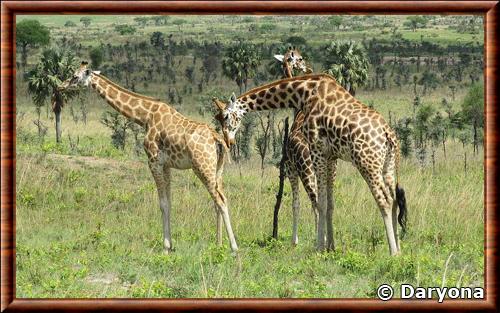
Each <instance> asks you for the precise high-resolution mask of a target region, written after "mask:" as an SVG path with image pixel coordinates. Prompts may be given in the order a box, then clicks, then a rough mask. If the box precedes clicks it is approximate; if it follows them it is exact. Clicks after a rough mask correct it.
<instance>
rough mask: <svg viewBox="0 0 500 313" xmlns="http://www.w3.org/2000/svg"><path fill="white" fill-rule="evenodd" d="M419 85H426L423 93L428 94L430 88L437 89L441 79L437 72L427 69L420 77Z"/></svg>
mask: <svg viewBox="0 0 500 313" xmlns="http://www.w3.org/2000/svg"><path fill="white" fill-rule="evenodd" d="M418 84H419V85H422V86H424V90H423V93H424V95H425V94H427V90H428V89H433V90H434V89H436V88H437V86H438V85H439V80H438V78H437V75H436V73H434V72H431V71H429V70H426V71H425V72H424V73H423V74H422V77H420V80H419V81H418Z"/></svg>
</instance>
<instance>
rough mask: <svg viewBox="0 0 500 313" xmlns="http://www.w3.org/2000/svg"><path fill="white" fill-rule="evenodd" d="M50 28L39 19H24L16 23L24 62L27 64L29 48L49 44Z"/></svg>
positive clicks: (18, 41) (17, 37)
mask: <svg viewBox="0 0 500 313" xmlns="http://www.w3.org/2000/svg"><path fill="white" fill-rule="evenodd" d="M49 42H50V31H49V29H48V28H47V27H46V26H44V25H42V24H40V22H39V21H37V20H23V21H21V22H19V23H17V24H16V44H17V45H18V47H20V48H21V57H22V64H23V66H26V61H27V58H28V48H35V47H38V46H44V45H47V44H48V43H49Z"/></svg>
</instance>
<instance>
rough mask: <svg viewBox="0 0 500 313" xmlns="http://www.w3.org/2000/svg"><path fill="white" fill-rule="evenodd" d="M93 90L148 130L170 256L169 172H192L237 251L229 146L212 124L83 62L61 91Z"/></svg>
mask: <svg viewBox="0 0 500 313" xmlns="http://www.w3.org/2000/svg"><path fill="white" fill-rule="evenodd" d="M79 84H83V85H86V86H88V85H90V86H91V87H92V88H93V89H95V90H96V91H97V92H98V93H99V94H100V95H101V97H103V98H104V99H105V100H106V101H107V102H108V103H109V104H110V105H111V106H112V107H113V108H114V109H116V110H117V111H118V112H120V113H121V114H123V115H124V116H126V117H128V118H130V119H132V120H133V121H135V122H136V123H138V124H139V125H141V126H143V127H144V128H145V129H146V135H145V138H144V149H145V151H146V154H147V156H148V161H149V168H150V170H151V173H152V175H153V178H154V180H155V183H156V186H157V190H158V196H159V200H160V208H161V211H162V217H163V235H164V248H165V252H168V251H169V250H171V249H172V239H171V234H170V233H171V232H170V210H171V192H170V177H171V175H170V169H171V168H175V169H189V168H191V169H193V171H194V173H195V174H196V176H198V178H199V179H200V180H201V181H202V182H203V184H204V185H205V187H206V188H207V190H208V192H209V193H210V195H211V197H212V199H213V201H214V203H215V208H216V213H217V241H218V244H221V243H222V233H221V232H222V228H221V227H222V221H224V224H225V226H226V231H227V235H228V237H229V242H230V245H231V249H232V250H233V251H237V249H238V246H237V244H236V240H235V238H234V234H233V231H232V227H231V222H230V219H229V213H228V207H227V199H226V197H225V196H224V191H223V189H222V170H223V166H224V156H225V154H226V151H227V146H226V144H225V143H224V140H223V138H221V137H220V136H219V135H218V134H217V133H216V132H215V131H214V130H213V129H212V128H210V127H209V126H208V125H207V124H204V123H199V122H195V121H192V120H190V119H188V118H186V117H184V116H183V115H182V114H180V113H179V112H177V111H176V110H175V109H174V108H172V107H170V106H168V105H167V104H165V103H163V102H160V101H158V100H156V99H154V98H150V97H146V96H142V95H139V94H136V93H134V92H131V91H129V90H126V89H125V88H123V87H121V86H119V85H117V84H115V83H113V82H111V81H110V80H109V79H107V78H106V77H104V76H102V75H100V73H99V72H92V71H91V70H89V69H87V64H86V63H85V62H84V63H82V66H81V67H80V69H79V70H77V71H76V72H75V74H74V76H73V78H71V79H69V80H67V81H65V82H64V83H63V84H62V85H61V86H60V88H61V89H64V88H71V87H75V86H77V85H79Z"/></svg>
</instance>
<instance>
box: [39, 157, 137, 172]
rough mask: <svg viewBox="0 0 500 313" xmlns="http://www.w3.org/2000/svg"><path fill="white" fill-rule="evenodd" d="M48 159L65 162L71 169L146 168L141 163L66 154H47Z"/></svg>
mask: <svg viewBox="0 0 500 313" xmlns="http://www.w3.org/2000/svg"><path fill="white" fill-rule="evenodd" d="M46 157H47V158H48V159H51V160H53V161H57V162H64V163H66V164H67V165H69V166H70V167H76V168H88V167H91V168H102V167H113V168H117V169H121V168H127V169H139V168H142V167H144V164H142V163H141V162H139V161H119V160H114V159H106V158H97V157H92V156H78V155H65V154H47V155H46Z"/></svg>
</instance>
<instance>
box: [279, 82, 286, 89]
mask: <svg viewBox="0 0 500 313" xmlns="http://www.w3.org/2000/svg"><path fill="white" fill-rule="evenodd" d="M278 87H279V88H280V89H286V88H287V87H288V83H281V84H279V86H278Z"/></svg>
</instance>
